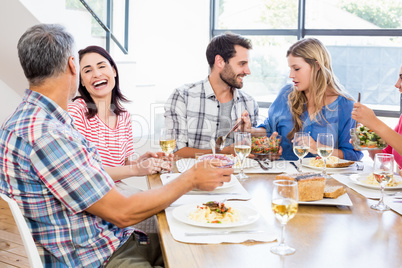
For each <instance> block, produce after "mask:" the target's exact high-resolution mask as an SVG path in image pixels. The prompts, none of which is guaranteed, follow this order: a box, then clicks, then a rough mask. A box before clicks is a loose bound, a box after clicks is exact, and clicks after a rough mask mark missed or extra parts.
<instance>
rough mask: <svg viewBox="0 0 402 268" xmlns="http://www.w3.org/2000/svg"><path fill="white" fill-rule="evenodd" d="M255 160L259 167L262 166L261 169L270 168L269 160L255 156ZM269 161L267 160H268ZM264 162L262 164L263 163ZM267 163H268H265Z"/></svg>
mask: <svg viewBox="0 0 402 268" xmlns="http://www.w3.org/2000/svg"><path fill="white" fill-rule="evenodd" d="M255 160H256V161H257V163H258V164H259V165H260V167H261V168H262V170H268V169H271V168H272V167H271V166H270V164H269V162H268V163H267V160H262V161H261V160H260V159H258V158H255ZM268 161H269V160H268ZM263 163H264V164H263ZM265 164H268V165H265Z"/></svg>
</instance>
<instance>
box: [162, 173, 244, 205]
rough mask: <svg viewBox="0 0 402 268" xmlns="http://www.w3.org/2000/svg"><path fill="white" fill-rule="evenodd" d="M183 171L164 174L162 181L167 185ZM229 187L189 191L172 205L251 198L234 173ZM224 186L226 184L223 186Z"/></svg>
mask: <svg viewBox="0 0 402 268" xmlns="http://www.w3.org/2000/svg"><path fill="white" fill-rule="evenodd" d="M180 175H181V173H171V174H167V173H165V174H162V175H161V181H162V184H163V185H165V184H167V183H169V182H170V181H172V180H174V179H176V178H177V177H178V176H180ZM228 185H229V187H225V188H222V187H218V188H216V189H215V190H214V191H210V192H207V191H198V190H193V191H190V192H188V193H187V194H185V195H183V196H181V197H180V198H179V199H177V200H176V201H175V202H173V203H172V204H171V205H170V206H172V207H176V206H180V205H183V204H188V203H194V202H208V201H219V200H225V199H226V200H249V199H250V198H251V195H250V194H249V193H248V192H247V190H246V189H245V188H244V187H243V186H242V185H241V183H240V182H239V180H238V179H237V178H236V177H235V176H234V175H232V176H231V182H230V184H228ZM223 187H224V186H223Z"/></svg>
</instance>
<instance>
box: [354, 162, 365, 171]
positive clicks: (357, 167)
mask: <svg viewBox="0 0 402 268" xmlns="http://www.w3.org/2000/svg"><path fill="white" fill-rule="evenodd" d="M356 169H357V170H358V171H363V170H364V164H363V163H360V164H359V163H358V162H356Z"/></svg>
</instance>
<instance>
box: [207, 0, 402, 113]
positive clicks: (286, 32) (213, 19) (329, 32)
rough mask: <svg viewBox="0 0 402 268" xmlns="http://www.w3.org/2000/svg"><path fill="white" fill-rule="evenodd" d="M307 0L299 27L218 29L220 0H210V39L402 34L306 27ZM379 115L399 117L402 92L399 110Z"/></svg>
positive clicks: (302, 3) (303, 2)
mask: <svg viewBox="0 0 402 268" xmlns="http://www.w3.org/2000/svg"><path fill="white" fill-rule="evenodd" d="M306 1H307V0H298V5H299V6H298V23H297V25H298V28H297V29H224V30H220V29H216V25H217V20H218V12H217V9H218V6H217V3H218V2H219V0H210V29H209V32H210V39H212V38H213V37H214V36H216V35H220V34H223V33H225V32H228V31H230V32H233V33H237V34H240V35H250V36H252V35H254V36H269V35H271V36H275V35H277V36H278V35H281V36H297V40H300V39H302V38H304V37H305V36H306V35H312V36H369V37H373V36H387V37H388V36H398V37H401V36H402V29H306V27H305V17H306V8H305V7H306ZM271 104H272V103H271V102H258V105H259V106H260V107H261V108H269V106H270V105H271ZM374 112H375V114H376V115H377V116H382V117H395V118H399V117H400V115H401V114H402V94H400V99H399V112H398V111H390V110H374Z"/></svg>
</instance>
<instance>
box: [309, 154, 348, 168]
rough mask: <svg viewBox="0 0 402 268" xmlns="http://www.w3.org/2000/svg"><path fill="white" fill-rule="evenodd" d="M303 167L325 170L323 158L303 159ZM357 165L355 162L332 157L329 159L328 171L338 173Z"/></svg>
mask: <svg viewBox="0 0 402 268" xmlns="http://www.w3.org/2000/svg"><path fill="white" fill-rule="evenodd" d="M302 165H303V166H304V167H308V168H312V169H318V170H322V169H324V161H323V160H322V158H321V157H319V156H317V157H309V158H303V161H302ZM354 165H355V162H354V161H349V160H345V159H340V158H339V157H336V156H330V157H328V158H327V171H331V170H332V171H337V170H343V169H348V168H351V167H353V166H354Z"/></svg>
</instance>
